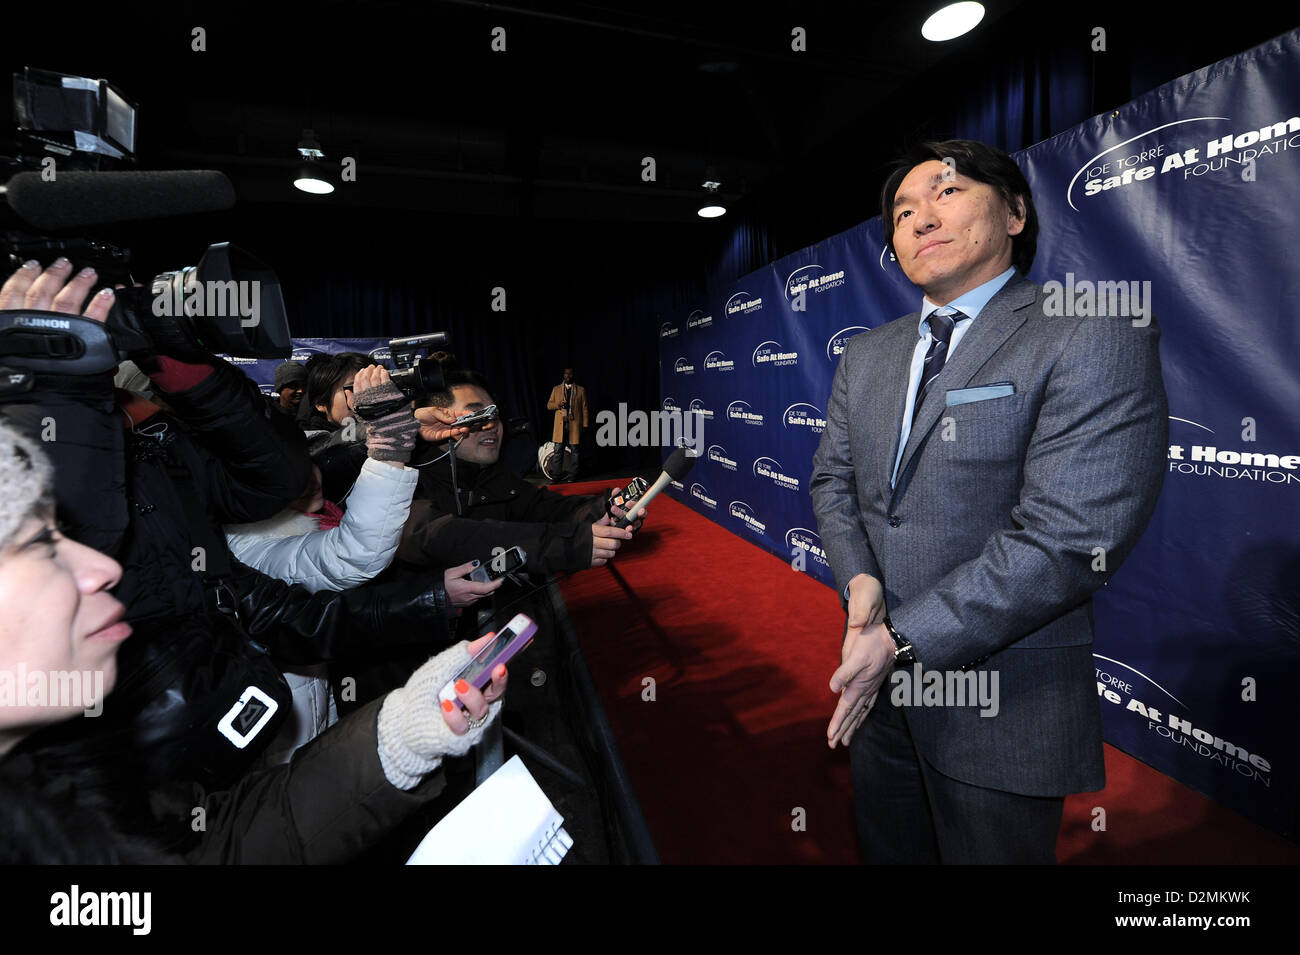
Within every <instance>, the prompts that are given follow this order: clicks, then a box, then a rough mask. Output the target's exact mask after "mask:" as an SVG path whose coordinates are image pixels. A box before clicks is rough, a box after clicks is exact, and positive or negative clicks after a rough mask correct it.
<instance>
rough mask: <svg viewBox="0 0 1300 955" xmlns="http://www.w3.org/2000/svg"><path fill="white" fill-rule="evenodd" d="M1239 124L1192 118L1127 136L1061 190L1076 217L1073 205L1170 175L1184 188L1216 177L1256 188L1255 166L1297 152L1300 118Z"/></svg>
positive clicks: (1220, 118)
mask: <svg viewBox="0 0 1300 955" xmlns="http://www.w3.org/2000/svg"><path fill="white" fill-rule="evenodd" d="M1238 122H1239V121H1237V120H1234V119H1232V118H1230V117H1227V116H1192V117H1188V118H1187V119H1178V120H1174V121H1173V122H1171V123H1165V124H1163V125H1161V126H1156V127H1154V128H1152V129H1148V130H1146V131H1144V132H1141V133H1138V135H1136V136H1131V137H1129V138H1128V139H1126V140H1124V141H1123V142H1122V143H1117V144H1116V145H1114V146H1111V147H1110V148H1109V149H1104V150H1102V151H1101V152H1099V153H1097V155H1095V156H1093V157H1092V158H1091V159H1089V160H1088V161H1087V162H1085V163H1084V164H1083V165H1082V166H1080V167H1079V169H1078V171H1077V172H1075V174H1074V176H1073V177H1072V178H1071V179H1070V184H1069V185H1068V186H1066V188H1065V198H1066V201H1067V202H1068V203H1069V205H1070V208H1071V209H1073V210H1074V211H1075V212H1078V211H1079V206H1078V204H1077V203H1076V200H1078V201H1079V202H1089V201H1097V197H1098V196H1106V195H1107V194H1110V195H1117V194H1118V195H1125V194H1128V193H1131V192H1133V191H1134V190H1138V189H1143V188H1146V187H1145V186H1143V183H1147V182H1151V181H1158V180H1159V179H1161V178H1162V177H1164V176H1166V175H1170V174H1172V175H1173V176H1174V177H1176V178H1177V179H1178V180H1180V181H1185V182H1195V181H1197V180H1199V179H1201V178H1202V177H1204V176H1210V177H1214V176H1216V175H1217V176H1220V177H1222V176H1225V175H1230V176H1238V177H1240V178H1241V180H1242V181H1244V182H1254V181H1255V176H1256V172H1257V170H1256V168H1255V163H1256V161H1257V160H1270V161H1271V160H1272V159H1273V157H1277V156H1281V155H1282V154H1284V153H1290V151H1292V150H1296V149H1300V116H1289V117H1286V118H1281V117H1277V116H1273V117H1269V118H1268V119H1266V120H1265V121H1264V122H1262V123H1260V124H1259V125H1257V126H1253V125H1252V126H1249V127H1248V128H1245V129H1243V128H1242V125H1245V124H1244V123H1243V124H1241V125H1239V124H1238ZM1210 130H1213V131H1212V132H1208V131H1210ZM1289 158H1290V159H1291V160H1292V161H1295V159H1296V157H1295V156H1289Z"/></svg>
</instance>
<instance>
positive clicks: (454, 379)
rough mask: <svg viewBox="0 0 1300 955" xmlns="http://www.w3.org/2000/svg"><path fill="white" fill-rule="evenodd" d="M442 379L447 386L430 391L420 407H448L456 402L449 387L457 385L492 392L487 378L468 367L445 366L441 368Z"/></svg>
mask: <svg viewBox="0 0 1300 955" xmlns="http://www.w3.org/2000/svg"><path fill="white" fill-rule="evenodd" d="M443 380H444V381H445V382H446V385H447V387H446V388H444V389H443V390H442V391H435V392H432V393H430V395H429V397H428V398H427V399H425V400H424V401H423V402H421V403H420V405H421V407H425V408H427V407H429V406H430V405H432V406H433V407H435V408H450V407H451V406H452V405H454V404H455V403H456V399H455V398H453V397H452V394H451V389H452V388H455V387H456V386H457V385H471V386H473V387H475V388H482V389H483V390H484V391H486V392H487V393H488V394H489V395H491V394H492V389H491V388H490V387H489V386H488V383H487V379H486V378H484V377H483V376H482V375H480V374H479V373H478V372H476V371H473V370H472V369H469V368H450V367H446V368H444V369H443Z"/></svg>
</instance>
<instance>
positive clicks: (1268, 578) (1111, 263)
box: [659, 30, 1300, 835]
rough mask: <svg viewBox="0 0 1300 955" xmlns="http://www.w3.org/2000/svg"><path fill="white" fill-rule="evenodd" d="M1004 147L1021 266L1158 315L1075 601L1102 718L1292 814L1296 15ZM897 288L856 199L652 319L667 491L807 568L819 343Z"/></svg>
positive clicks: (1298, 534)
mask: <svg viewBox="0 0 1300 955" xmlns="http://www.w3.org/2000/svg"><path fill="white" fill-rule="evenodd" d="M1016 159H1017V161H1018V162H1019V163H1020V166H1021V168H1022V169H1023V170H1024V172H1025V175H1026V176H1027V178H1028V179H1029V182H1030V185H1031V186H1032V188H1033V192H1034V198H1035V203H1036V205H1037V208H1038V213H1039V216H1040V220H1041V233H1040V238H1039V246H1038V258H1037V261H1036V263H1035V266H1034V270H1033V272H1032V273H1031V275H1030V278H1032V279H1033V280H1034V281H1037V282H1039V283H1040V284H1041V283H1046V282H1048V281H1055V282H1060V283H1062V292H1063V295H1064V296H1065V299H1066V300H1069V301H1073V300H1075V296H1082V295H1084V294H1085V292H1086V294H1092V293H1093V292H1094V291H1095V288H1094V286H1093V283H1097V282H1101V281H1110V282H1115V281H1123V282H1125V283H1126V286H1127V288H1128V290H1129V291H1130V292H1132V293H1135V295H1140V296H1143V298H1142V301H1143V302H1144V303H1145V304H1149V305H1150V307H1151V309H1152V311H1153V312H1154V314H1155V315H1156V316H1157V318H1158V320H1159V322H1160V325H1161V328H1162V338H1161V355H1162V361H1163V366H1164V378H1165V385H1166V388H1167V391H1168V395H1169V406H1170V415H1171V420H1170V448H1169V461H1168V464H1169V469H1168V473H1167V475H1166V478H1165V485H1164V490H1163V492H1162V496H1161V500H1160V503H1159V506H1158V508H1157V510H1156V513H1155V516H1154V518H1153V519H1152V521H1151V524H1150V527H1149V529H1148V530H1147V532H1146V535H1145V536H1144V538H1143V540H1142V542H1141V543H1140V545H1139V546H1138V548H1137V549H1136V551H1135V552H1134V553H1133V554H1132V556H1131V557H1130V558H1129V559H1128V561H1127V562H1126V563H1125V565H1124V567H1123V568H1122V569H1121V570H1120V572H1119V573H1118V574H1117V575H1116V576H1115V577H1114V578H1112V580H1111V581H1110V582H1109V584H1107V586H1106V587H1105V588H1104V589H1103V590H1102V591H1101V592H1100V593H1099V594H1098V596H1097V601H1096V620H1097V641H1096V646H1095V650H1096V666H1097V671H1098V672H1097V679H1098V681H1099V682H1100V683H1102V684H1103V685H1104V687H1105V688H1106V689H1107V690H1109V691H1110V693H1109V694H1108V695H1105V696H1102V695H1099V705H1100V706H1101V707H1102V710H1103V714H1104V720H1105V731H1106V738H1107V740H1108V741H1109V742H1111V743H1112V744H1114V745H1116V746H1118V747H1119V748H1121V749H1123V750H1125V751H1126V752H1128V753H1131V754H1132V755H1134V756H1136V757H1138V758H1139V759H1141V760H1143V761H1144V762H1146V763H1148V764H1149V765H1151V766H1153V767H1155V768H1156V769H1159V770H1161V771H1162V772H1165V773H1167V774H1169V775H1170V776H1172V777H1174V778H1176V779H1178V780H1180V781H1182V782H1184V783H1186V784H1187V785H1189V786H1191V787H1193V788H1194V789H1197V790H1199V791H1200V792H1202V793H1205V794H1207V795H1209V796H1210V797H1212V798H1213V799H1215V800H1216V801H1218V802H1219V803H1221V804H1223V805H1225V806H1228V807H1231V808H1233V809H1235V810H1237V811H1239V812H1241V813H1242V814H1244V815H1246V816H1248V817H1249V818H1251V819H1253V820H1255V821H1256V822H1258V823H1260V824H1261V825H1264V826H1267V827H1269V828H1271V829H1274V830H1276V831H1279V832H1283V833H1288V834H1292V835H1294V833H1295V823H1296V809H1297V791H1298V789H1300V752H1298V749H1300V748H1298V747H1297V745H1296V742H1295V735H1294V730H1293V719H1292V714H1291V711H1290V708H1289V707H1290V705H1291V703H1292V702H1293V698H1292V694H1293V693H1296V687H1297V684H1298V682H1300V681H1298V678H1300V376H1298V375H1297V374H1296V371H1295V369H1296V367H1297V362H1300V321H1297V319H1296V309H1297V308H1300V222H1298V219H1300V30H1298V31H1293V32H1291V33H1288V34H1285V35H1284V36H1282V37H1279V38H1277V39H1275V40H1272V41H1270V42H1269V43H1266V44H1263V45H1262V46H1260V47H1257V48H1255V49H1253V50H1250V51H1247V52H1245V53H1242V54H1240V55H1238V56H1235V57H1232V58H1230V59H1228V60H1224V61H1222V62H1220V63H1216V64H1214V65H1213V66H1210V67H1207V68H1206V69H1203V70H1199V71H1197V72H1196V73H1192V74H1189V75H1187V76H1184V77H1182V78H1180V79H1178V80H1175V81H1173V82H1171V83H1168V84H1166V85H1165V86H1162V87H1160V88H1158V89H1155V90H1152V91H1151V92H1150V93H1147V94H1146V95H1144V96H1142V97H1140V98H1138V99H1136V100H1134V101H1133V102H1131V103H1129V104H1128V105H1126V106H1124V107H1123V108H1121V109H1120V110H1118V111H1117V112H1116V113H1115V114H1106V115H1104V116H1099V117H1096V118H1094V119H1092V120H1090V121H1088V122H1086V123H1083V124H1081V125H1080V126H1078V127H1075V128H1074V129H1072V130H1070V131H1068V132H1066V133H1062V134H1061V135H1059V136H1055V137H1053V138H1052V139H1050V140H1047V141H1045V142H1042V143H1039V144H1038V145H1036V146H1034V147H1032V148H1030V149H1027V150H1025V151H1023V152H1021V153H1019V154H1017V156H1016ZM1134 283H1136V284H1134ZM1112 288H1113V287H1112ZM920 302H921V293H920V292H919V291H918V290H917V289H916V288H915V287H913V286H912V285H911V284H910V283H909V282H908V281H907V279H906V278H905V277H904V276H903V275H902V273H901V271H900V270H899V268H898V266H897V265H896V264H895V263H893V262H891V261H890V260H889V257H888V256H887V254H886V253H885V252H884V248H883V242H882V233H881V224H880V220H879V219H872V220H870V221H868V222H864V223H862V224H861V225H859V226H857V227H855V228H853V229H850V230H849V231H847V232H845V233H843V234H841V235H837V236H834V237H832V238H829V239H827V240H826V241H824V242H821V243H819V244H818V245H816V246H813V247H811V248H808V249H804V250H803V251H801V252H798V253H796V254H794V255H791V256H788V257H787V258H784V259H781V260H780V261H778V262H775V263H773V264H771V265H769V266H767V267H765V268H763V269H760V270H759V271H757V272H754V273H751V274H749V275H746V276H744V277H742V278H740V279H738V280H736V281H731V282H728V283H726V284H718V285H716V287H713V288H712V291H711V292H710V294H708V295H707V296H706V298H705V299H704V300H702V301H700V302H698V303H695V306H696V307H694V308H693V309H691V310H689V311H685V312H684V313H683V314H680V315H676V316H673V317H672V318H671V320H669V321H666V322H663V324H662V325H661V326H660V329H659V340H660V382H661V397H662V404H663V410H665V411H668V412H673V411H675V410H677V409H680V410H681V411H682V412H683V413H684V414H683V421H684V424H683V429H682V430H684V431H686V432H687V434H686V436H687V437H689V438H691V439H692V441H693V443H694V441H695V440H696V439H698V446H699V448H700V449H701V451H702V456H701V459H700V460H699V461H698V462H697V463H696V465H695V468H694V469H693V471H692V472H691V473H690V475H689V476H688V478H687V480H686V481H685V482H684V486H679V487H675V488H673V489H672V493H674V494H675V496H676V497H677V498H678V499H679V500H681V501H683V502H684V503H686V504H687V505H688V506H690V507H692V508H693V509H695V510H696V511H698V512H699V513H701V514H703V515H704V516H706V517H708V518H710V519H711V520H714V521H716V522H717V523H719V524H721V525H722V526H723V527H726V528H728V529H729V530H731V531H732V532H733V533H735V534H737V535H739V536H741V537H743V538H745V539H747V540H750V541H752V542H753V543H755V544H757V545H758V546H761V547H765V548H767V549H768V550H770V551H772V552H773V553H775V554H777V555H779V556H781V557H782V558H783V559H784V560H786V561H787V562H790V563H791V564H792V565H793V566H795V567H796V568H802V569H803V570H804V571H805V572H806V573H809V574H812V575H813V576H815V577H817V578H818V579H820V580H822V581H825V582H826V583H828V584H830V583H831V580H832V578H831V574H830V572H829V568H828V567H827V564H826V560H825V556H824V554H823V552H822V549H821V541H820V539H819V538H818V536H817V533H816V529H817V525H816V521H815V519H814V517H813V511H812V503H811V500H810V498H809V494H808V481H809V476H810V473H811V470H812V455H813V451H814V450H815V449H816V447H817V442H818V440H819V438H820V436H821V431H822V428H823V426H824V419H825V416H826V400H827V396H828V395H829V394H830V385H831V378H832V376H833V374H834V371H835V366H836V362H837V361H838V359H839V355H840V352H841V350H842V349H843V347H844V342H845V340H846V339H848V338H850V337H851V336H853V335H855V334H859V333H861V332H863V331H866V330H868V329H871V328H875V327H876V326H879V325H881V324H884V323H885V322H888V321H891V320H893V319H895V318H898V317H899V316H902V315H905V314H907V313H909V312H914V311H916V309H917V308H918V307H919V306H920ZM669 420H672V416H671V415H670V416H669ZM694 429H700V430H698V431H695V430H694ZM675 436H676V435H675ZM827 599H828V600H834V599H835V597H833V596H831V595H829V594H828V595H827ZM830 665H831V663H830V662H828V667H829V666H830ZM828 673H829V669H828Z"/></svg>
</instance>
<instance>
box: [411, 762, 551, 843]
mask: <svg viewBox="0 0 1300 955" xmlns="http://www.w3.org/2000/svg"><path fill="white" fill-rule="evenodd" d="M572 845H573V839H572V838H571V837H570V836H569V834H568V833H567V832H565V831H564V817H563V816H561V815H560V814H559V813H558V812H556V811H555V807H554V806H552V805H551V801H550V800H549V799H547V798H546V793H544V792H542V789H541V787H540V786H538V785H537V780H535V779H533V776H532V773H530V772H528V767H526V766H525V765H524V764H523V761H522V760H521V759H520V758H519V757H518V756H512V757H511V758H510V759H509V760H508V761H507V762H506V763H505V765H503V766H502V767H501V768H500V769H498V770H497V771H496V772H495V773H493V774H492V775H491V776H489V777H488V778H487V779H486V780H484V782H483V784H482V785H481V786H479V787H478V788H477V789H475V790H474V791H473V792H472V793H470V794H469V795H468V796H466V797H465V798H464V799H463V800H461V802H460V804H459V805H457V806H456V808H455V809H453V810H452V811H451V812H449V813H447V815H446V816H444V817H443V818H442V819H441V821H439V823H438V824H437V825H436V826H434V827H433V828H432V829H430V830H429V834H428V835H427V836H425V837H424V840H423V841H422V842H421V843H420V845H419V846H417V847H416V850H415V852H413V853H412V854H411V858H409V859H407V860H406V864H407V865H558V864H559V863H560V860H561V859H563V858H564V855H565V853H566V852H568V851H569V849H570V847H571V846H572Z"/></svg>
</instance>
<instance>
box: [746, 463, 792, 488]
mask: <svg viewBox="0 0 1300 955" xmlns="http://www.w3.org/2000/svg"><path fill="white" fill-rule="evenodd" d="M754 477H760V478H766V479H767V480H769V481H771V482H772V483H773V484H775V485H776V486H777V487H779V488H784V489H785V490H787V491H797V490H799V479H798V478H797V477H794V476H793V475H790V474H786V473H785V467H784V465H782V464H781V462H780V461H778V460H777V459H776V458H769V457H761V458H755V459H754Z"/></svg>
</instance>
